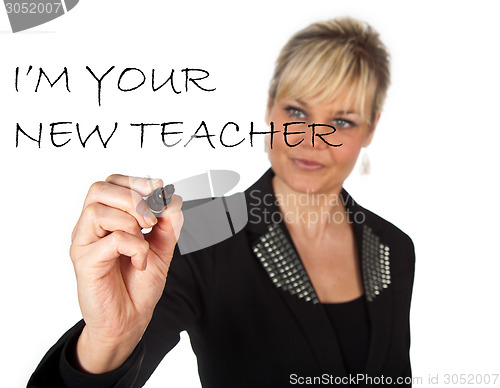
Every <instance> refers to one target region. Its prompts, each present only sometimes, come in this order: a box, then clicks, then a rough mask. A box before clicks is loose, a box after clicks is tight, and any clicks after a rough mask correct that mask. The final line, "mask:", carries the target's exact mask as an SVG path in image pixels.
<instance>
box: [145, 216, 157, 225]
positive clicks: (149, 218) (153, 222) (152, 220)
mask: <svg viewBox="0 0 500 388" xmlns="http://www.w3.org/2000/svg"><path fill="white" fill-rule="evenodd" d="M144 221H146V222H147V224H148V225H151V226H154V225H156V223H157V222H158V219H157V218H156V217H155V216H144Z"/></svg>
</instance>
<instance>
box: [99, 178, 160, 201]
mask: <svg viewBox="0 0 500 388" xmlns="http://www.w3.org/2000/svg"><path fill="white" fill-rule="evenodd" d="M106 182H108V183H113V184H115V185H117V186H122V187H125V188H127V189H131V190H134V191H137V192H138V193H139V194H141V195H142V196H143V197H145V196H147V195H149V194H151V193H152V192H153V191H154V190H156V189H158V188H160V187H163V181H162V180H161V179H152V178H141V177H134V176H127V175H120V174H113V175H110V176H108V177H107V178H106Z"/></svg>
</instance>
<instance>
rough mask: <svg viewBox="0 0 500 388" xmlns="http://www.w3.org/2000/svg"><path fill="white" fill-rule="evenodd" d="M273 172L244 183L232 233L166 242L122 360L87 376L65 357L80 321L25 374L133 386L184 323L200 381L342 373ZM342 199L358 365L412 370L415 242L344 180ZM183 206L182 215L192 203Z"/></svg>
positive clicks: (76, 383) (252, 381)
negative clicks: (188, 243)
mask: <svg viewBox="0 0 500 388" xmlns="http://www.w3.org/2000/svg"><path fill="white" fill-rule="evenodd" d="M273 176H274V173H273V171H272V170H269V171H268V172H266V174H264V176H263V177H262V178H261V179H259V181H257V182H256V183H255V184H254V185H253V186H252V187H250V188H249V189H248V190H247V191H245V196H246V203H247V212H248V223H247V224H246V225H245V226H244V228H243V229H242V230H240V231H239V232H237V233H236V234H235V235H234V236H233V237H231V238H228V239H227V240H225V241H222V242H220V243H218V244H216V245H213V246H211V247H209V248H205V249H202V250H199V251H196V252H191V253H188V254H185V255H181V254H180V252H179V251H178V250H176V252H175V253H174V257H173V259H172V263H171V265H170V269H169V272H168V276H167V281H166V285H165V290H164V292H163V295H162V297H161V298H160V300H159V302H158V304H157V306H156V308H155V311H154V314H153V317H152V320H151V322H150V324H149V326H148V328H147V329H146V331H145V333H144V335H143V337H142V339H141V341H140V342H139V344H138V345H137V347H136V349H135V350H134V353H132V355H131V356H130V357H129V359H128V360H127V361H126V363H125V364H124V365H122V366H121V367H120V368H118V369H117V370H115V371H112V372H110V373H107V374H104V375H95V376H88V375H84V374H82V373H79V372H78V371H76V370H75V369H73V368H72V367H71V364H70V363H69V362H68V359H71V355H72V354H73V352H74V343H75V340H76V338H78V336H79V334H80V332H81V330H82V328H83V327H84V322H83V321H80V322H78V323H77V324H76V325H75V326H74V327H73V328H71V329H70V330H69V331H68V332H67V333H66V334H65V335H63V336H62V337H61V338H60V340H59V341H58V342H57V343H56V344H55V345H54V346H53V347H52V348H51V349H50V350H49V351H48V352H47V354H46V355H45V357H44V358H43V359H42V361H41V362H40V364H39V366H38V367H37V369H36V370H35V372H34V373H33V375H32V377H31V379H30V381H29V383H28V386H29V387H30V388H31V387H37V388H41V387H49V388H55V387H60V386H69V387H72V388H76V387H82V388H89V387H100V388H105V387H113V388H118V387H127V388H130V387H141V386H142V385H143V384H144V383H145V382H146V380H147V379H148V378H149V376H150V375H151V374H152V373H153V372H154V370H155V368H156V366H157V365H158V364H159V363H160V361H161V360H162V358H163V357H164V355H165V354H166V353H167V352H168V351H169V350H170V349H172V348H173V347H174V346H175V345H176V344H177V342H178V341H179V338H180V337H179V333H180V332H181V331H183V330H186V331H187V332H188V334H189V337H190V341H191V345H192V348H193V351H194V352H195V354H196V356H197V360H198V372H199V375H200V380H201V382H202V385H203V387H204V388H211V387H214V388H226V387H227V388H244V387H252V388H255V387H259V388H266V387H269V388H281V387H290V386H292V387H293V386H297V385H298V383H297V382H298V379H299V378H301V377H302V378H304V377H310V378H313V377H316V378H319V377H321V376H334V377H337V378H345V377H347V376H348V368H351V366H350V365H346V364H345V362H344V357H343V353H344V354H345V351H343V348H342V347H344V348H345V345H343V343H344V339H343V338H340V337H343V335H341V336H339V338H340V339H338V338H337V336H336V335H335V334H334V331H333V330H332V325H331V323H330V320H329V319H328V315H327V313H326V311H325V308H324V307H323V306H322V304H321V303H319V301H318V300H317V295H316V294H315V292H314V288H313V287H312V284H311V281H310V279H309V278H308V275H307V272H306V271H305V269H304V266H303V265H302V262H301V260H300V257H299V256H298V253H297V251H296V250H295V249H294V247H293V243H292V242H291V241H290V240H289V237H287V234H286V233H285V229H286V228H285V227H284V225H283V223H282V222H281V221H280V220H279V217H275V215H276V214H277V213H276V212H279V208H278V207H277V205H276V202H275V200H276V198H275V196H274V193H273V189H272V177H273ZM388 195H390V193H388ZM231 198H232V197H228V198H227V201H226V202H227V204H228V208H229V209H231V205H232V202H231ZM342 201H343V203H344V204H345V206H346V208H347V209H348V211H349V212H351V213H352V214H353V215H354V219H355V220H357V221H356V222H357V223H354V224H353V230H354V235H355V240H356V244H357V252H359V257H358V259H359V265H360V268H361V272H362V280H363V289H364V292H365V296H364V298H365V300H366V309H367V313H368V316H369V319H370V332H371V337H370V339H369V349H368V354H367V357H366V367H365V373H366V374H367V375H368V376H371V377H375V376H382V375H383V376H384V377H385V378H387V377H391V378H393V379H394V380H393V381H394V384H395V383H396V379H397V378H401V377H409V376H411V368H410V358H409V349H410V330H409V311H410V300H411V293H412V286H413V275H414V260H415V256H414V248H413V243H412V241H411V239H410V238H409V237H408V236H407V235H406V234H405V233H403V232H402V231H401V230H399V229H398V228H396V227H395V226H394V225H392V224H391V223H389V222H387V221H385V220H383V219H382V218H380V217H379V216H377V215H375V214H373V213H371V212H370V211H368V210H366V209H364V208H362V207H361V206H359V205H358V204H357V203H356V202H354V200H353V199H352V198H351V197H350V196H349V194H348V193H347V192H346V191H345V190H344V191H342ZM183 209H184V207H183ZM222 209H224V207H222ZM183 212H184V210H183ZM184 217H185V220H186V221H187V222H189V220H187V219H188V218H189V217H190V212H189V211H186V212H184ZM186 221H185V222H186ZM181 235H182V232H181ZM266 244H268V245H266ZM45 319H50V317H45ZM33 330H36V321H34V322H33ZM344 356H345V355H344ZM348 357H349V356H347V358H348ZM348 362H349V361H348ZM359 383H360V384H359V386H363V385H364V383H363V381H360V382H359ZM167 384H168V382H165V386H167ZM397 385H398V386H400V385H402V384H397ZM377 386H378V385H377Z"/></svg>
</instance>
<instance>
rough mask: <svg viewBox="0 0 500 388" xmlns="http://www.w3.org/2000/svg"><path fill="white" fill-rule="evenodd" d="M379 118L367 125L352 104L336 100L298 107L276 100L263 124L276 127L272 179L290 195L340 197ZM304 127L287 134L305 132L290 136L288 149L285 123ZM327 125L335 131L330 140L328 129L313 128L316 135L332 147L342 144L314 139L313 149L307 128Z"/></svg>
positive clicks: (291, 128)
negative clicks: (282, 185) (304, 194)
mask: <svg viewBox="0 0 500 388" xmlns="http://www.w3.org/2000/svg"><path fill="white" fill-rule="evenodd" d="M378 118H379V115H377V117H376V118H375V120H374V122H373V123H372V124H371V125H370V124H368V122H367V121H366V120H365V119H364V118H363V116H362V114H361V112H360V111H359V110H357V109H356V108H355V107H354V105H353V104H351V105H350V104H348V103H346V102H345V99H344V98H342V96H340V97H339V98H337V99H336V100H334V101H333V102H330V103H324V102H316V101H315V100H307V101H296V100H289V99H286V98H284V99H280V100H276V101H275V102H274V104H273V105H272V106H270V107H269V108H268V110H267V114H266V120H267V121H268V122H271V121H272V122H274V125H275V130H278V131H281V132H280V133H277V134H275V135H274V139H273V148H272V149H270V147H267V148H268V154H269V160H270V162H271V165H272V168H273V170H274V172H275V173H276V177H275V179H277V180H279V181H280V182H279V183H280V184H283V183H284V184H285V185H287V186H288V187H289V188H290V189H292V190H293V191H297V192H304V193H311V192H313V193H325V194H339V193H340V190H341V188H342V185H343V183H344V180H345V179H346V178H347V177H348V176H349V174H350V173H351V171H352V169H353V168H354V165H355V163H356V159H357V157H358V154H359V152H360V151H361V148H362V147H366V146H367V145H368V144H370V141H371V139H372V135H373V132H374V130H375V126H376V124H377V121H378ZM286 122H305V124H298V125H292V126H289V127H288V132H289V133H290V132H305V133H303V134H296V135H289V136H288V143H289V144H292V145H293V144H296V143H298V142H299V141H300V140H301V139H304V140H303V141H302V143H300V144H299V145H298V146H296V147H290V146H288V145H287V144H286V143H285V141H284V139H283V130H284V127H283V123H286ZM312 123H316V124H328V125H331V126H334V127H335V129H336V131H335V133H333V134H330V135H326V134H327V133H329V132H332V129H331V128H328V127H316V129H315V133H316V134H319V135H321V134H324V135H325V136H324V139H325V140H326V141H327V142H328V143H330V144H342V145H341V146H338V147H332V146H330V145H328V144H326V143H325V142H324V141H322V140H321V139H320V137H319V136H316V137H315V138H314V147H313V146H312V139H311V138H312V128H311V127H308V125H310V124H312Z"/></svg>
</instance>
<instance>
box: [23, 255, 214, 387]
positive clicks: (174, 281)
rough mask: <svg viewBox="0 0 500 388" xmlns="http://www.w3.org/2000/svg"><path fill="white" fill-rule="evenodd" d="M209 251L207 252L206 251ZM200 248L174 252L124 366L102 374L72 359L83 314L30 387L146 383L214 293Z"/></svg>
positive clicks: (30, 383) (124, 385)
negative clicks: (159, 294)
mask: <svg viewBox="0 0 500 388" xmlns="http://www.w3.org/2000/svg"><path fill="white" fill-rule="evenodd" d="M203 254H205V255H206V253H203ZM198 260H201V261H202V262H205V263H207V261H206V260H204V259H203V258H201V259H200V258H197V257H196V255H195V254H191V255H184V256H182V255H180V253H179V252H178V250H177V249H176V252H175V254H174V258H173V259H172V262H171V265H170V269H169V272H168V276H167V281H166V285H165V289H164V291H163V295H162V297H161V298H160V300H159V302H158V304H157V305H156V308H155V311H154V313H153V316H152V319H151V321H150V323H149V325H148V327H147V329H146V331H145V332H144V335H143V337H142V339H141V341H140V342H139V344H138V345H137V347H136V348H135V349H134V351H133V353H132V354H131V355H130V356H129V358H128V359H127V360H126V361H125V363H124V364H123V365H122V366H120V367H119V368H117V369H115V370H113V371H110V372H107V373H103V374H98V375H90V374H85V373H82V372H80V371H78V370H76V369H75V368H74V367H73V366H72V359H73V355H74V352H75V348H76V342H77V340H78V338H79V336H80V333H81V331H82V329H83V327H84V326H85V322H84V321H83V320H82V321H80V322H78V323H77V324H76V325H75V326H73V327H72V328H71V329H70V330H68V331H67V332H66V333H65V334H64V335H63V336H62V337H61V338H60V339H59V340H58V341H57V343H56V344H55V345H54V346H53V347H52V348H51V349H50V350H49V351H48V352H47V354H46V355H45V356H44V357H43V359H42V360H41V362H40V364H39V365H38V367H37V368H36V370H35V371H34V373H33V374H32V376H31V378H30V380H29V382H28V385H27V387H28V388H42V387H47V388H49V387H50V388H56V387H72V388H73V387H75V388H80V387H82V388H83V387H85V388H90V387H100V388H111V387H112V388H121V387H127V388H129V387H141V386H143V385H144V383H145V382H146V381H147V379H148V378H149V376H150V375H151V374H152V373H153V372H154V370H155V369H156V367H157V366H158V364H159V363H160V362H161V360H162V359H163V357H164V356H165V354H167V353H168V352H169V351H170V350H171V349H172V348H173V347H174V346H175V345H176V344H177V343H178V342H179V339H180V336H179V334H180V332H181V331H183V330H189V329H190V328H191V327H192V326H193V325H194V324H195V322H196V321H197V320H198V319H199V318H200V316H201V314H202V305H203V304H202V299H203V296H204V295H207V294H208V290H207V289H206V288H207V287H208V283H207V281H206V280H205V279H200V276H204V275H206V274H207V271H206V269H200V268H196V266H195V265H194V264H195V263H196V262H198Z"/></svg>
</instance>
